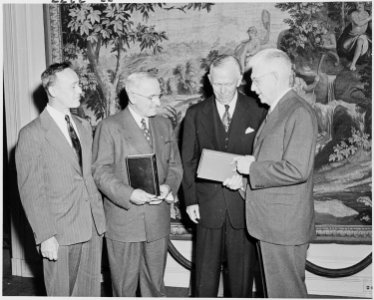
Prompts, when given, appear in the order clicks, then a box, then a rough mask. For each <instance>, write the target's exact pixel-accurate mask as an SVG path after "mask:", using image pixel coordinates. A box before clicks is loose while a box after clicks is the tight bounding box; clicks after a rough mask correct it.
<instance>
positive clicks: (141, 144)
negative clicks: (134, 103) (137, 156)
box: [120, 108, 155, 153]
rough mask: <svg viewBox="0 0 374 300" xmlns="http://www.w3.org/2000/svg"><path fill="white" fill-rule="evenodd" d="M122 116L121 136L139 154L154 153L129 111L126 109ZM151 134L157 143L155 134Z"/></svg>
mask: <svg viewBox="0 0 374 300" xmlns="http://www.w3.org/2000/svg"><path fill="white" fill-rule="evenodd" d="M121 114H122V115H121V116H120V119H121V135H122V136H123V137H124V138H125V139H126V141H127V142H128V143H129V145H131V146H132V147H133V148H135V149H136V150H137V152H138V153H152V152H153V149H152V148H151V146H150V145H149V143H148V141H147V140H146V138H145V136H144V134H143V131H142V129H140V128H139V126H138V125H137V124H136V122H135V120H134V118H133V116H132V115H131V113H130V111H129V109H128V108H125V109H124V110H123V111H122V112H121ZM151 131H152V129H151ZM151 134H152V138H153V141H155V134H153V132H151Z"/></svg>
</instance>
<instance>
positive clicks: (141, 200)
mask: <svg viewBox="0 0 374 300" xmlns="http://www.w3.org/2000/svg"><path fill="white" fill-rule="evenodd" d="M164 200H165V201H166V202H167V203H172V202H174V197H173V194H172V193H171V189H170V187H169V186H168V185H167V184H162V185H160V196H156V195H153V194H149V193H147V192H145V191H143V190H142V189H135V190H134V191H133V192H132V194H131V196H130V201H131V202H132V203H134V204H136V205H143V204H145V203H149V204H159V203H161V202H162V201H164Z"/></svg>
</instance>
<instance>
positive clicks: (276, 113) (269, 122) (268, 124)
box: [253, 91, 292, 156]
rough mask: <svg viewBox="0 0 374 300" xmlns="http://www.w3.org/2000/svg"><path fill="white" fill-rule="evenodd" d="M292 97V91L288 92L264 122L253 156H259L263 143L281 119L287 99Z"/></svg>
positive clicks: (256, 139)
mask: <svg viewBox="0 0 374 300" xmlns="http://www.w3.org/2000/svg"><path fill="white" fill-rule="evenodd" d="M291 95H292V91H289V92H287V93H286V94H285V95H284V96H283V97H282V98H281V99H280V100H279V102H278V104H277V105H276V106H275V107H274V110H273V111H272V112H270V113H268V115H267V116H266V118H265V120H264V121H263V122H262V124H261V126H260V129H259V130H258V132H257V135H256V138H255V145H254V150H253V152H254V153H253V154H254V155H255V156H257V153H258V151H259V149H260V147H261V144H262V141H263V140H264V139H265V138H266V137H267V136H268V134H269V133H271V131H272V129H273V128H274V126H275V124H276V123H277V122H278V120H279V117H280V111H281V110H282V107H283V106H284V105H285V103H286V102H287V99H289V98H290V96H291Z"/></svg>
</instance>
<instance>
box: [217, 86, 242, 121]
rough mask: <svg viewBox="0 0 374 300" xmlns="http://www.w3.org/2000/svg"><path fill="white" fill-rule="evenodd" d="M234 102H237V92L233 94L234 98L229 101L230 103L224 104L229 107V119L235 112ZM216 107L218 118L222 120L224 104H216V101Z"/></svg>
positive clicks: (224, 109)
mask: <svg viewBox="0 0 374 300" xmlns="http://www.w3.org/2000/svg"><path fill="white" fill-rule="evenodd" d="M236 102H238V92H236V93H235V95H234V98H232V100H231V101H230V103H227V104H226V105H229V106H230V108H229V114H230V117H231V118H232V116H233V114H234V111H235V106H236ZM216 106H217V110H218V114H219V117H220V119H221V120H222V118H223V115H224V113H225V111H226V108H225V104H221V103H220V102H218V101H217V100H216Z"/></svg>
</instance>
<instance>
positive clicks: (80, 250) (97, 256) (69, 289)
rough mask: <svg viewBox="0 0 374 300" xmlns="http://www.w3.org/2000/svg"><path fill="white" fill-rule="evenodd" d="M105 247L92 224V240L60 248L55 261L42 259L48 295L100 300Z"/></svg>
mask: <svg viewBox="0 0 374 300" xmlns="http://www.w3.org/2000/svg"><path fill="white" fill-rule="evenodd" d="M102 245H103V238H102V236H99V235H98V233H97V231H96V228H95V225H93V228H92V238H91V239H90V240H89V241H87V242H83V243H77V244H73V245H66V246H65V245H60V246H59V248H58V259H57V260H56V261H50V260H48V259H46V258H43V271H44V283H45V286H46V290H47V295H48V296H76V297H79V296H83V297H100V294H101V256H102Z"/></svg>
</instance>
